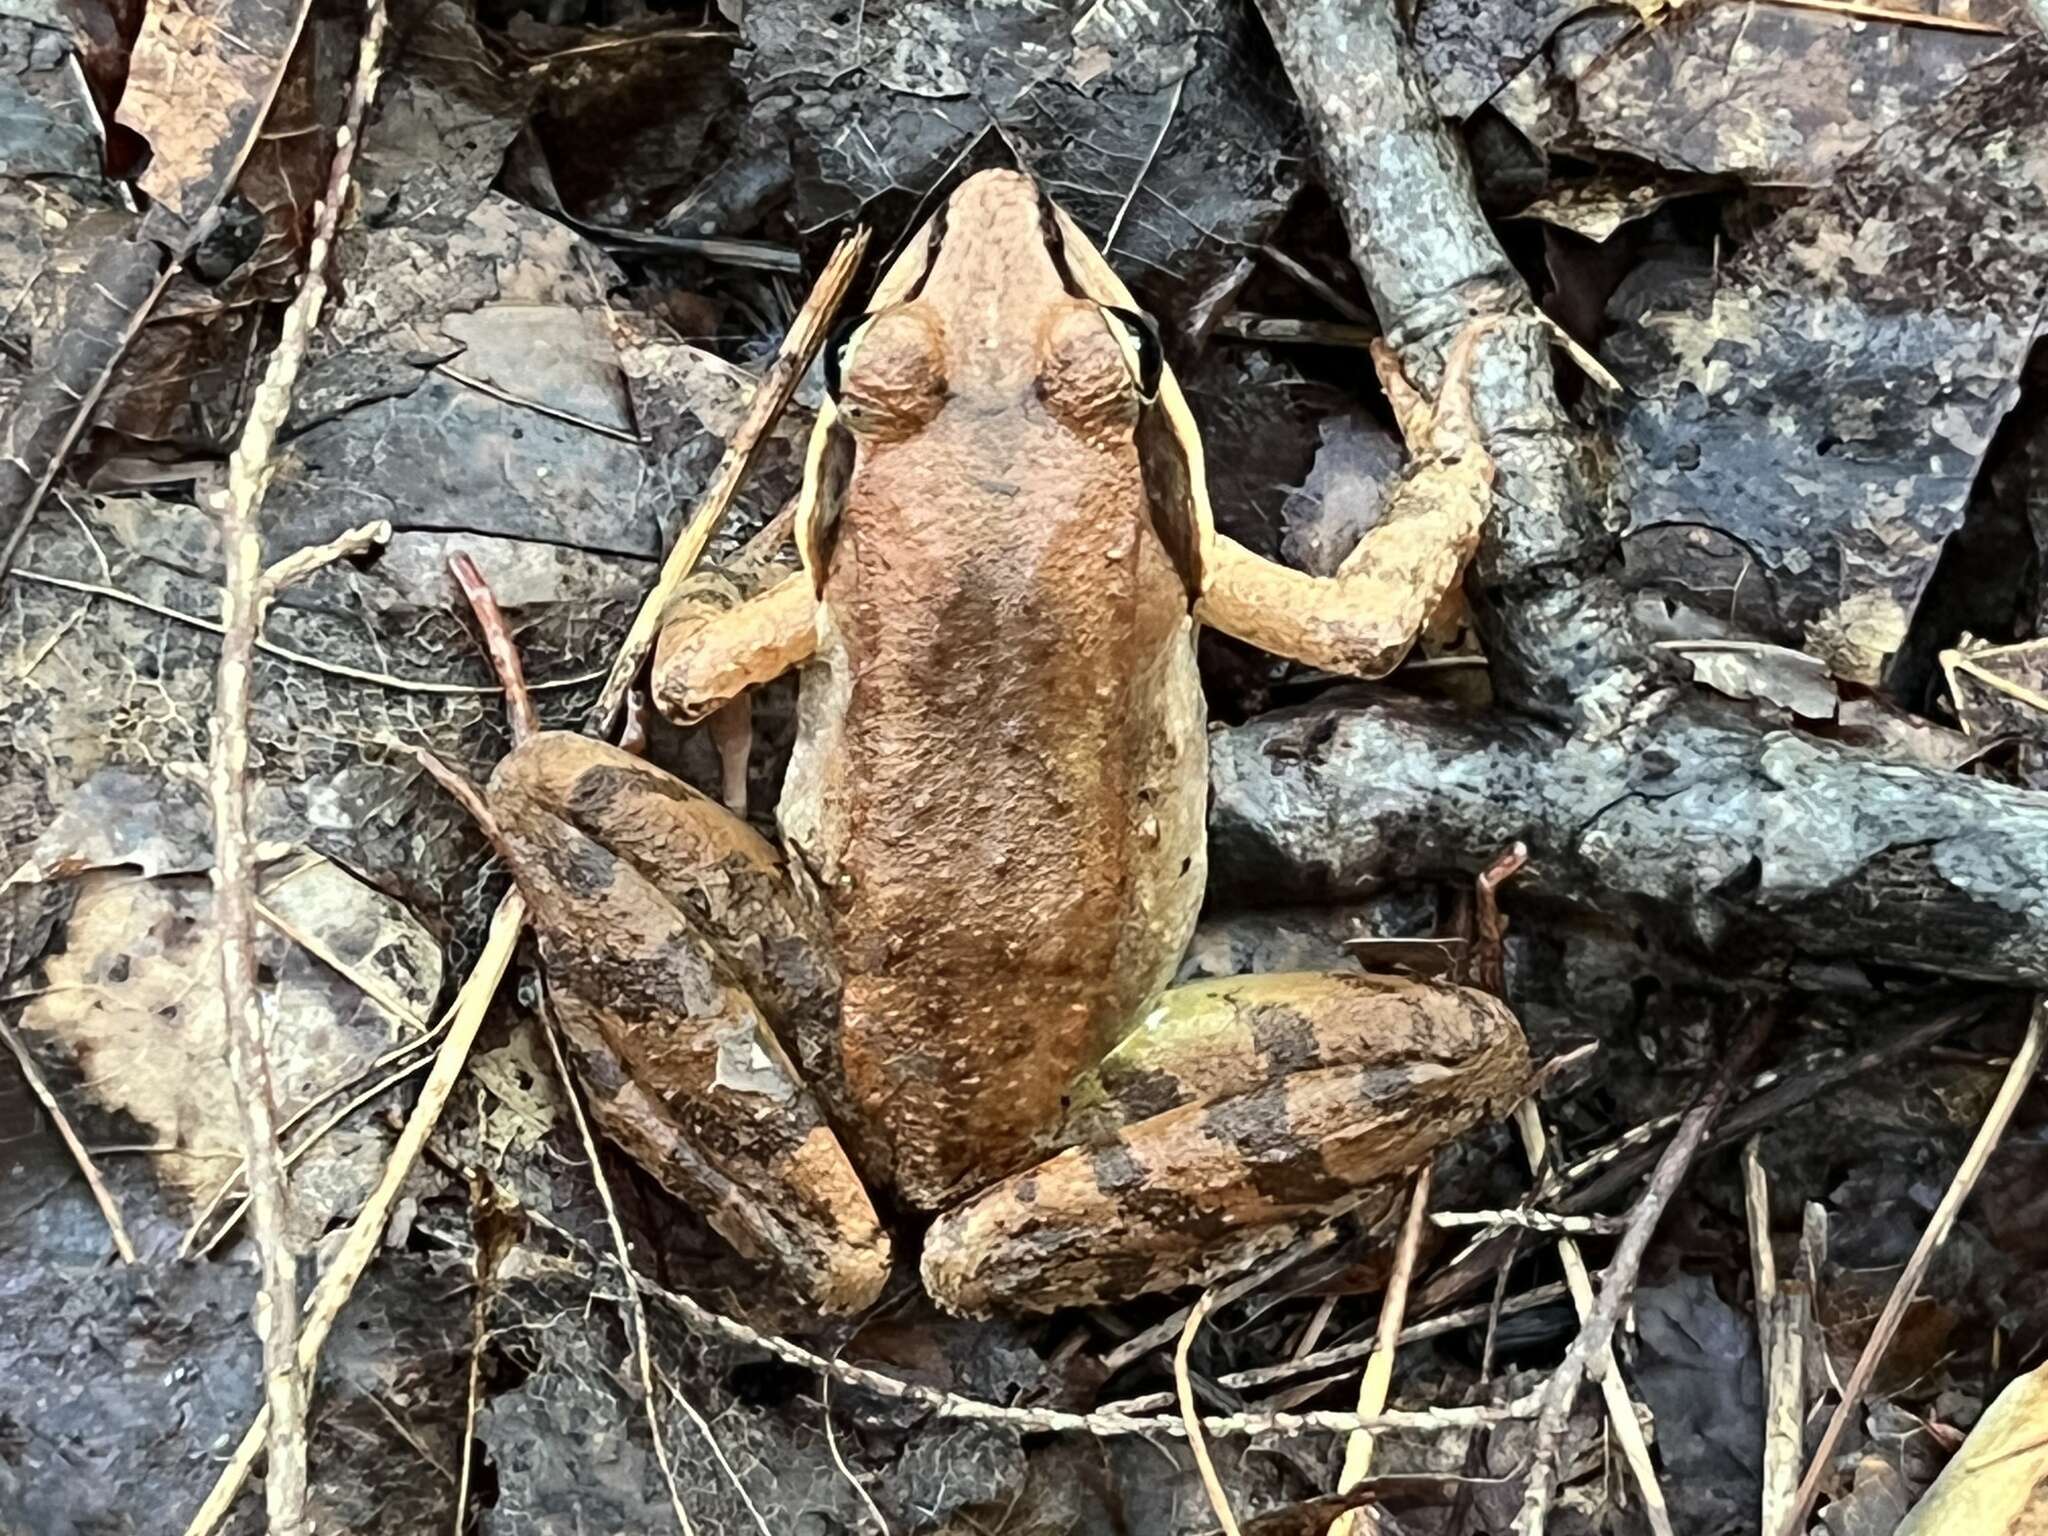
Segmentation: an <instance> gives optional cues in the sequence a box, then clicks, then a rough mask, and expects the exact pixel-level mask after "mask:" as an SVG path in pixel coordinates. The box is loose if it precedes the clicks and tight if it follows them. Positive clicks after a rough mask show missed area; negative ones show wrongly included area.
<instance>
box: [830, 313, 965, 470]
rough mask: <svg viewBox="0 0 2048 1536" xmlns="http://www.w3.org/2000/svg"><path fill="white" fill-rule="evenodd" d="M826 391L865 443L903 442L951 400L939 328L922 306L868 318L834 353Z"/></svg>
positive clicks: (861, 322) (852, 331)
mask: <svg viewBox="0 0 2048 1536" xmlns="http://www.w3.org/2000/svg"><path fill="white" fill-rule="evenodd" d="M825 384H826V388H827V389H829V390H830V391H831V394H832V403H833V404H834V405H835V406H836V407H838V411H839V415H840V418H841V420H843V421H844V422H845V423H846V425H847V426H848V427H849V428H851V429H852V430H853V431H854V432H855V433H857V434H858V435H860V436H862V437H879V438H883V439H889V438H895V437H902V436H905V435H907V434H909V433H911V432H914V431H916V430H917V428H919V427H921V426H923V425H924V424H925V423H926V422H928V421H930V420H931V419H932V417H934V416H936V415H937V414H938V411H939V407H940V406H941V405H943V404H944V403H945V400H946V352H945V347H944V346H943V345H942V338H941V336H940V334H939V322H938V319H937V317H936V316H934V315H933V314H931V313H930V311H929V310H927V309H926V308H925V307H924V306H923V305H919V304H905V305H900V306H898V307H897V308H895V309H888V310H884V311H882V313H880V314H878V315H864V316H862V317H860V319H859V321H858V322H856V323H855V325H854V326H853V327H852V329H851V330H850V331H849V332H848V333H847V336H846V339H845V341H844V342H842V343H840V344H839V345H837V346H834V347H833V348H831V350H830V351H829V352H828V354H827V359H826V368H825Z"/></svg>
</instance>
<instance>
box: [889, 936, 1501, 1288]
mask: <svg viewBox="0 0 2048 1536" xmlns="http://www.w3.org/2000/svg"><path fill="white" fill-rule="evenodd" d="M1529 1077H1530V1072H1529V1054H1528V1046H1527V1044H1526V1043H1525V1042H1524V1040H1523V1038H1522V1032H1521V1029H1520V1027H1519V1026H1518V1025H1517V1024H1516V1023H1515V1019H1514V1015H1513V1014H1512V1013H1511V1012H1509V1010H1508V1008H1507V1006H1506V1004H1504V1003H1502V1002H1500V1001H1499V1000H1498V999H1497V998H1494V997H1491V996H1489V995H1487V994H1486V993H1483V992H1478V991H1474V990H1471V989H1469V988H1465V987H1454V986H1448V985H1444V984H1439V983H1433V982H1419V981H1409V980H1403V979H1399V978H1392V977H1384V976H1367V975H1363V974H1355V973H1354V974H1328V975H1324V974H1306V973H1302V974H1286V975H1263V976H1240V977H1233V978H1230V979H1228V980H1224V981H1213V982H1200V983H1196V984H1194V985H1191V986H1185V987H1176V988H1173V989H1172V990H1170V991H1167V992H1164V993H1161V994H1160V995H1159V997H1158V998H1157V999H1156V1000H1155V1001H1154V1003H1153V1004H1152V1006H1151V1008H1150V1009H1149V1011H1148V1012H1147V1013H1146V1015H1145V1016H1144V1017H1143V1018H1142V1019H1141V1020H1140V1021H1139V1023H1138V1024H1137V1026H1136V1028H1135V1029H1133V1030H1132V1032H1131V1033H1130V1034H1129V1035H1128V1036H1126V1037H1125V1038H1124V1040H1123V1041H1121V1042H1120V1043H1119V1044H1118V1045H1117V1046H1116V1047H1115V1049H1113V1050H1112V1051H1111V1052H1110V1054H1109V1055H1108V1056H1107V1057H1106V1058H1105V1059H1104V1060H1103V1062H1102V1064H1101V1066H1099V1067H1098V1068H1097V1069H1096V1070H1095V1071H1094V1072H1093V1073H1091V1074H1089V1076H1088V1077H1087V1078H1085V1079H1084V1080H1083V1081H1082V1082H1081V1083H1080V1084H1079V1085H1077V1087H1076V1089H1075V1091H1074V1094H1073V1096H1072V1099H1071V1109H1070V1111H1069V1114H1068V1119H1067V1124H1066V1127H1065V1136H1066V1139H1067V1140H1068V1141H1070V1142H1071V1143H1073V1144H1072V1145H1071V1146H1070V1147H1069V1149H1068V1150H1066V1151H1064V1152H1061V1153H1059V1154H1057V1155H1056V1156H1054V1157H1052V1158H1049V1159H1048V1160H1046V1161H1045V1162H1042V1163H1040V1164H1038V1165H1037V1166H1036V1167H1033V1168H1030V1169H1027V1170H1026V1171H1024V1172H1023V1173H1020V1174H1016V1175H1014V1176H1012V1177H1010V1178H1008V1179H1005V1180H1003V1181H1002V1182H1001V1183H999V1184H997V1185H995V1186H994V1187H993V1188H991V1189H989V1190H987V1191H985V1192H984V1193H983V1194H981V1195H980V1196H978V1197H976V1198H975V1199H974V1200H973V1201H971V1202H970V1203H968V1204H967V1205H965V1206H963V1207H961V1208H959V1209H957V1210H955V1211H952V1212H949V1213H948V1214H946V1215H945V1216H942V1217H941V1218H940V1219H939V1220H938V1221H937V1222H935V1223H934V1224H933V1225H932V1228H931V1230H930V1232H929V1233H928V1234H927V1236H926V1238H925V1247H924V1259H923V1269H924V1280H925V1286H926V1288H927V1290H929V1291H930V1292H931V1294H932V1295H933V1296H934V1297H935V1298H936V1299H937V1300H939V1301H940V1302H941V1303H942V1304H944V1305H945V1306H948V1307H950V1308H953V1309H955V1310H957V1311H963V1312H972V1313H980V1312H986V1311H989V1310H991V1309H994V1308H1005V1309H1008V1308H1019V1309H1024V1310H1030V1311H1044V1310H1048V1309H1050V1308H1053V1307H1057V1306H1067V1305H1077V1304H1084V1303H1090V1302H1096V1301H1103V1300H1111V1299H1121V1298H1124V1297H1128V1296H1132V1295H1138V1294H1142V1293H1145V1292H1150V1291H1159V1290H1166V1289H1170V1288H1172V1287H1175V1286H1181V1285H1189V1284H1195V1283H1199V1282H1205V1281H1208V1280H1212V1279H1215V1278H1217V1277H1218V1276H1221V1275H1224V1274H1227V1273H1229V1272H1231V1271H1233V1270H1235V1269H1237V1268H1240V1267H1242V1266H1243V1265H1245V1264H1247V1263H1249V1262H1251V1261H1252V1260H1254V1259H1256V1258H1259V1257H1261V1256H1263V1255H1265V1254H1267V1253H1269V1252H1273V1251H1276V1250H1277V1249H1279V1248H1281V1247H1283V1246H1284V1245H1285V1244H1286V1243H1288V1242H1289V1241H1291V1240H1292V1239H1293V1238H1294V1237H1295V1236H1296V1235H1298V1234H1299V1233H1300V1232H1301V1231H1302V1230H1303V1228H1304V1227H1305V1226H1307V1225H1309V1224H1311V1223H1313V1222H1314V1221H1316V1220H1319V1219H1321V1218H1323V1217H1326V1216H1328V1215H1330V1214H1332V1213H1334V1212H1338V1211H1342V1210H1344V1209H1347V1208H1348V1207H1350V1206H1351V1205H1353V1204H1355V1203H1356V1202H1357V1201H1358V1200H1359V1199H1360V1197H1361V1196H1362V1195H1364V1194H1365V1193H1367V1192H1368V1191H1370V1190H1371V1189H1372V1188H1373V1186H1375V1185H1377V1184H1380V1183H1382V1182H1383V1181H1385V1180H1388V1179H1391V1178H1393V1177H1394V1176H1396V1175H1398V1174H1400V1173H1401V1172H1402V1171H1404V1170H1406V1169H1409V1168H1412V1167H1414V1166H1415V1165H1417V1164H1418V1163H1421V1162H1422V1161H1424V1160H1425V1159H1427V1158H1428V1157H1429V1156H1430V1155H1431V1154H1432V1153H1433V1152H1435V1151H1436V1149H1437V1148H1439V1147H1440V1146H1442V1145H1444V1144H1445V1143H1446V1142H1448V1141H1450V1140H1451V1139H1453V1138H1454V1137H1456V1136H1458V1135H1460V1134H1461V1133H1463V1132H1464V1131H1465V1130H1467V1129H1469V1128H1470V1127H1471V1126H1473V1125H1474V1124H1476V1123H1478V1122H1479V1121H1481V1120H1483V1119H1488V1118H1493V1117H1496V1116H1498V1115H1501V1114H1503V1113H1505V1112H1506V1111H1507V1109H1508V1108H1509V1107H1510V1106H1511V1105H1513V1104H1514V1103H1515V1102H1516V1101H1518V1100H1519V1099H1520V1098H1521V1097H1522V1096H1523V1095H1524V1094H1525V1093H1526V1092H1527V1090H1528V1086H1529Z"/></svg>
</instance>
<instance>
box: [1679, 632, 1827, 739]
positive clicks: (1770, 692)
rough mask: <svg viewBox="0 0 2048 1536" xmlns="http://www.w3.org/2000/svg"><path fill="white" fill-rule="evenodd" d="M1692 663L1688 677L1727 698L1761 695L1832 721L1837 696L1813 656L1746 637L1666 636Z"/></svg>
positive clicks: (1823, 666)
mask: <svg viewBox="0 0 2048 1536" xmlns="http://www.w3.org/2000/svg"><path fill="white" fill-rule="evenodd" d="M1664 648H1665V649H1669V650H1673V651H1676V652H1677V653H1678V654H1679V655H1681V656H1683V657H1684V658H1685V659H1686V661H1688V662H1689V663H1691V665H1692V676H1693V681H1694V682H1696V683H1700V684H1702V685H1703V686H1705V687H1708V688H1711V689H1713V690H1714V691H1715V692H1716V693H1725V694H1727V695H1728V697H1729V698H1731V699H1760V700H1762V701H1763V702H1764V703H1766V704H1775V705H1777V707H1778V708H1780V709H1784V710H1790V711H1791V712H1792V713H1793V714H1795V715H1798V716H1800V717H1802V718H1803V719H1807V720H1832V719H1834V717H1835V711H1836V709H1837V707H1838V706H1839V705H1840V704H1841V700H1840V698H1839V697H1837V695H1836V693H1835V685H1834V682H1833V680H1832V679H1831V678H1829V676H1828V669H1827V663H1826V662H1824V661H1822V660H1821V659H1820V658H1819V657H1818V656H1809V655H1808V654H1807V653H1806V652H1804V651H1795V650H1793V649H1791V648H1790V647H1789V646H1783V645H1764V644H1760V643H1753V642H1749V641H1740V640H1735V641H1713V640H1704V641H1687V640H1677V641H1667V642H1665V645H1664Z"/></svg>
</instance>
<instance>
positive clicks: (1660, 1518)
mask: <svg viewBox="0 0 2048 1536" xmlns="http://www.w3.org/2000/svg"><path fill="white" fill-rule="evenodd" d="M1515 1130H1516V1131H1517V1132H1518V1133H1519V1134H1520V1136H1521V1138H1522V1153H1523V1155H1524V1156H1525V1157H1527V1158H1528V1160H1529V1171H1530V1173H1531V1174H1532V1175H1534V1176H1535V1177H1536V1178H1537V1179H1538V1181H1539V1183H1540V1181H1541V1180H1542V1178H1543V1170H1544V1169H1545V1168H1546V1167H1547V1166H1548V1164H1549V1158H1550V1133H1549V1132H1548V1131H1547V1130H1546V1129H1545V1128H1544V1125H1543V1112H1542V1111H1541V1110H1540V1109H1538V1108H1537V1106H1536V1101H1535V1100H1534V1099H1524V1100H1522V1102H1521V1103H1520V1104H1518V1105H1516V1106H1515ZM1557 1259H1558V1263H1559V1265H1560V1266H1561V1267H1562V1268H1563V1270H1564V1279H1565V1285H1566V1287H1567V1288H1568V1289H1569V1290H1570V1292H1571V1298H1572V1309H1573V1310H1574V1311H1576V1312H1577V1313H1578V1314H1579V1327H1580V1328H1581V1329H1582V1330H1583V1329H1584V1328H1586V1327H1587V1326H1588V1325H1589V1324H1590V1323H1591V1321H1592V1318H1593V1313H1594V1310H1595V1303H1594V1297H1593V1280H1592V1276H1591V1275H1589V1274H1588V1273H1587V1271H1586V1258H1585V1255H1584V1254H1583V1253H1581V1252H1580V1251H1579V1245H1578V1244H1577V1243H1576V1242H1574V1241H1573V1240H1572V1239H1571V1238H1570V1237H1568V1236H1562V1235H1560V1236H1559V1238H1558V1240H1557ZM1612 1274H1613V1271H1612V1270H1610V1271H1609V1272H1608V1274H1607V1275H1603V1276H1602V1277H1601V1281H1600V1289H1601V1294H1602V1295H1605V1294H1606V1293H1607V1291H1608V1289H1609V1288H1610V1287H1612V1286H1613V1285H1614V1283H1615V1282H1614V1279H1613V1278H1611V1277H1612ZM1583 1336H1584V1335H1583V1333H1582V1334H1581V1337H1583ZM1592 1370H1593V1380H1594V1381H1595V1382H1597V1383H1598V1384H1599V1387H1600V1398H1601V1401H1602V1402H1603V1403H1605V1404H1606V1407H1607V1422H1608V1424H1609V1426H1610V1427H1611V1430H1612V1433H1613V1435H1614V1443H1615V1444H1616V1445H1617V1446H1619V1447H1620V1448H1621V1459H1622V1460H1623V1461H1625V1462H1627V1463H1628V1469H1629V1475H1630V1476H1631V1477H1633V1478H1634V1479H1635V1484H1636V1490H1637V1492H1639V1493H1640V1494H1641V1495H1642V1499H1643V1513H1644V1515H1645V1517H1646V1518H1647V1519H1648V1520H1649V1522H1650V1529H1651V1530H1652V1531H1654V1532H1655V1533H1656V1536H1672V1529H1671V1506H1670V1504H1669V1503H1667V1502H1666V1500H1665V1498H1664V1485H1663V1484H1662V1483H1661V1482H1659V1481H1658V1479H1657V1466H1656V1463H1655V1462H1653V1461H1651V1460H1650V1446H1649V1442H1648V1441H1647V1440H1645V1439H1644V1438H1643V1424H1642V1420H1640V1419H1638V1418H1637V1417H1636V1405H1635V1399H1634V1398H1633V1397H1631V1396H1630V1395H1629V1390H1628V1383H1627V1382H1626V1381H1625V1380H1623V1379H1622V1374H1621V1366H1620V1364H1619V1362H1617V1361H1616V1360H1615V1358H1614V1351H1613V1349H1612V1348H1611V1347H1610V1346H1608V1345H1605V1344H1603V1345H1602V1346H1601V1347H1600V1349H1599V1350H1598V1351H1597V1352H1596V1353H1595V1354H1594V1356H1593V1360H1592ZM1574 1391H1575V1392H1576V1389H1574ZM1566 1411H1567V1413H1569V1411H1570V1409H1569V1407H1567V1409H1566Z"/></svg>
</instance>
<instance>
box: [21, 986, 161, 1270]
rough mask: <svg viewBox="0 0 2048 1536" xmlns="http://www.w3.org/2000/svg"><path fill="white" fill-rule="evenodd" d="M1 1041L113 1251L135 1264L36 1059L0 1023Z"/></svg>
mask: <svg viewBox="0 0 2048 1536" xmlns="http://www.w3.org/2000/svg"><path fill="white" fill-rule="evenodd" d="M0 1040H4V1041H6V1042H7V1048H8V1049H9V1050H10V1051H12V1052H14V1059H15V1061H16V1062H18V1063H19V1064H20V1066H21V1076H22V1080H23V1081H24V1082H26V1083H27V1084H28V1091H29V1092H30V1093H32V1094H34V1095H35V1096H36V1101H37V1102H38V1103H40V1104H41V1105H42V1106H43V1109H44V1110H45V1112H47V1113H48V1115H49V1117H50V1121H51V1123H52V1124H53V1125H55V1126H56V1127H57V1134H58V1135H59V1136H61V1137H63V1138H64V1145H65V1146H66V1147H67V1148H69V1149H70V1152H71V1160H72V1161H73V1162H75V1163H77V1164H78V1171H79V1172H80V1173H82V1174H84V1175H85V1184H86V1188H88V1189H90V1190H91V1191H92V1198H93V1200H94V1202H95V1203H96V1204H97V1205H98V1206H99V1208H100V1214H101V1215H102V1216H104V1217H106V1219H107V1230H108V1231H109V1232H110V1233H112V1234H113V1238H114V1251H115V1252H116V1253H118V1254H120V1255H121V1262H122V1263H123V1264H133V1263H134V1262H135V1244H134V1243H133V1242H131V1241H130V1240H129V1237H128V1228H127V1227H126V1226H124V1225H123V1224H122V1221H121V1207H120V1206H118V1205H116V1204H115V1203H114V1195H113V1191H111V1190H109V1189H108V1188H107V1184H106V1180H104V1179H102V1178H101V1177H100V1171H99V1168H98V1167H97V1166H96V1165H95V1164H94V1163H93V1160H92V1154H91V1153H89V1152H87V1151H86V1150H85V1143H84V1142H82V1141H80V1140H79V1139H78V1133H77V1132H75V1131H73V1130H72V1129H71V1122H70V1121H69V1120H68V1119H66V1118H65V1115H64V1110H63V1107H62V1106H61V1105H59V1104H58V1102H57V1096H56V1095H55V1094H53V1093H51V1092H50V1085H49V1084H48V1083H46V1082H44V1081H43V1074H42V1073H41V1072H40V1071H39V1070H37V1068H36V1062H35V1058H34V1057H33V1056H31V1055H29V1053H28V1047H27V1046H25V1045H23V1044H22V1042H21V1037H20V1036H19V1035H17V1034H16V1033H15V1032H14V1031H13V1030H12V1029H11V1028H9V1027H8V1026H7V1025H6V1024H4V1023H0Z"/></svg>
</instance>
